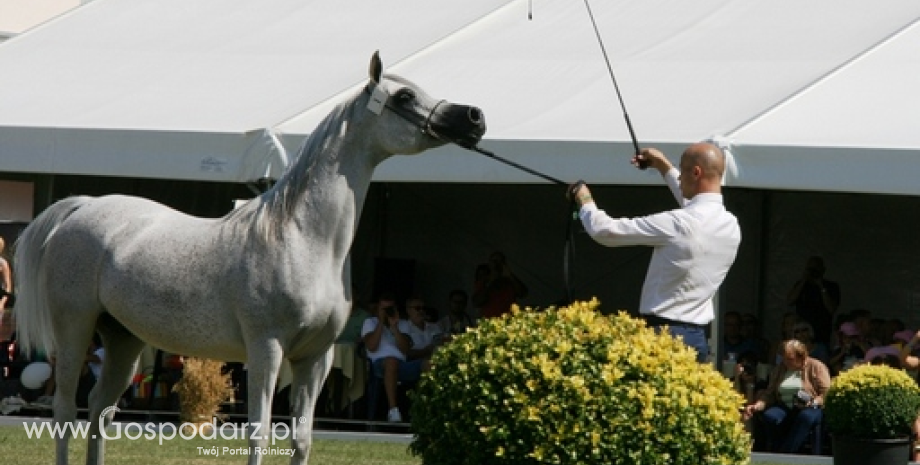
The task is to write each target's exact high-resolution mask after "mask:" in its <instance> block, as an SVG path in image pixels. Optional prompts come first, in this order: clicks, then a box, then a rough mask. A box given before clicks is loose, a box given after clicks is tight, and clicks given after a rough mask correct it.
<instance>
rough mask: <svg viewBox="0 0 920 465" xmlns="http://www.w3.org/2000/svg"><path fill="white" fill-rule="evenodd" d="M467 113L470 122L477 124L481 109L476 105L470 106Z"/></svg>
mask: <svg viewBox="0 0 920 465" xmlns="http://www.w3.org/2000/svg"><path fill="white" fill-rule="evenodd" d="M468 114H469V117H470V122H471V123H476V124H479V123H481V122H482V110H480V109H478V108H476V107H470V109H469V112H468Z"/></svg>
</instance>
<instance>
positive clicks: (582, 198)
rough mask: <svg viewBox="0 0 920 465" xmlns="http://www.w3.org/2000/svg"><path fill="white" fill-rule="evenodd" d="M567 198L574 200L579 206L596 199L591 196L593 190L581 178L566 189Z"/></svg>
mask: <svg viewBox="0 0 920 465" xmlns="http://www.w3.org/2000/svg"><path fill="white" fill-rule="evenodd" d="M565 198H566V199H568V200H569V201H574V202H575V203H577V204H578V206H579V207H581V206H582V205H584V204H586V203H589V202H593V201H594V198H592V197H591V190H589V189H588V186H587V184H585V182H584V181H582V180H579V181H578V182H576V183H575V184H572V185H571V186H569V188H568V189H566V194H565Z"/></svg>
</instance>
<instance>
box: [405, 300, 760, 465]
mask: <svg viewBox="0 0 920 465" xmlns="http://www.w3.org/2000/svg"><path fill="white" fill-rule="evenodd" d="M597 307H598V303H597V301H596V300H595V301H592V302H589V303H575V304H573V305H571V306H569V307H566V308H561V309H556V308H549V309H547V310H545V311H529V310H525V311H521V310H518V309H515V310H514V311H513V312H512V315H510V316H505V317H502V318H499V319H490V320H485V321H482V322H481V323H480V325H479V326H478V327H477V328H474V329H471V330H469V331H468V332H466V333H464V334H462V335H459V336H457V337H456V338H455V339H454V340H453V341H452V342H450V343H449V344H446V345H445V346H443V347H441V348H439V349H438V351H437V352H435V354H434V356H433V357H432V365H433V368H432V370H431V371H430V372H428V373H426V374H425V375H424V376H423V377H422V380H421V381H420V383H419V385H418V386H417V387H416V389H415V390H414V392H413V395H412V399H413V403H412V430H413V433H414V434H415V438H414V440H413V442H412V444H411V445H410V450H411V452H412V453H413V454H415V455H420V456H422V458H423V462H424V463H426V464H428V463H430V464H438V465H483V464H484V465H502V464H513V465H528V464H565V465H588V464H592V465H593V464H597V465H600V464H604V465H608V464H630V465H634V464H635V465H652V464H654V465H659V464H663V463H667V464H678V465H680V464H688V465H689V464H693V465H698V464H701V463H719V464H746V463H748V460H749V453H750V438H749V436H748V435H747V433H745V432H744V429H743V426H742V423H741V421H740V419H739V418H740V417H739V413H738V409H739V407H740V406H741V405H742V399H741V397H740V395H738V394H737V393H736V392H735V391H734V390H733V389H732V386H731V384H730V383H729V381H728V380H727V379H725V378H724V377H722V376H721V375H720V374H719V373H717V372H716V371H715V370H714V369H712V367H711V366H709V365H701V364H699V363H697V362H696V354H695V353H694V352H692V351H691V349H689V348H688V347H686V346H685V345H684V344H683V343H681V342H680V341H678V340H676V339H674V338H672V337H670V336H668V335H659V334H657V333H656V332H655V331H654V330H653V329H651V328H648V327H647V326H646V325H645V322H644V321H641V320H637V319H634V318H631V317H629V316H628V315H626V314H625V313H619V314H617V315H614V316H604V315H602V314H600V313H599V312H598V311H597Z"/></svg>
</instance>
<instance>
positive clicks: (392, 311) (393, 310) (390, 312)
mask: <svg viewBox="0 0 920 465" xmlns="http://www.w3.org/2000/svg"><path fill="white" fill-rule="evenodd" d="M383 311H384V312H386V314H387V316H389V317H394V316H396V307H394V306H392V305H390V306H389V307H384V309H383Z"/></svg>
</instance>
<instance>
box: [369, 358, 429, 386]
mask: <svg viewBox="0 0 920 465" xmlns="http://www.w3.org/2000/svg"><path fill="white" fill-rule="evenodd" d="M384 360H386V358H378V359H377V360H374V364H373V369H374V376H376V377H378V378H380V379H383V362H384ZM421 377H422V360H421V359H415V360H408V361H407V360H400V361H399V371H397V375H396V379H397V380H399V381H404V382H405V381H418V380H419V378H421Z"/></svg>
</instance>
